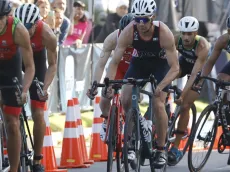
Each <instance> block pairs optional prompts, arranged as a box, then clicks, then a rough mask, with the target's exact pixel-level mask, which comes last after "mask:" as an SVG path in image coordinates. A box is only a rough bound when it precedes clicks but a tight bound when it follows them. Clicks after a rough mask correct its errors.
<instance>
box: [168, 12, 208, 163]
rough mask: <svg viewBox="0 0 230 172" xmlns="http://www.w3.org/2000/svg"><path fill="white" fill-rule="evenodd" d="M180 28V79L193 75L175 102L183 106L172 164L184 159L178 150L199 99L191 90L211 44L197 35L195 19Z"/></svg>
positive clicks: (177, 39)
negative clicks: (191, 109)
mask: <svg viewBox="0 0 230 172" xmlns="http://www.w3.org/2000/svg"><path fill="white" fill-rule="evenodd" d="M178 27H179V30H180V32H181V33H180V35H179V36H178V35H177V36H175V43H176V46H177V50H178V51H179V52H180V54H181V56H180V57H179V64H180V72H179V75H178V78H181V77H184V76H185V75H187V74H189V75H191V76H190V78H189V80H188V82H187V83H186V85H185V87H184V89H183V92H182V94H181V96H180V98H179V99H178V100H175V102H176V103H177V104H179V105H181V112H180V113H181V115H180V119H179V122H178V127H177V132H176V140H175V142H174V144H173V147H172V148H171V149H170V151H169V153H168V160H169V161H170V163H171V164H173V162H174V163H178V161H179V160H180V159H181V157H182V152H181V151H179V150H178V147H179V144H180V141H181V138H182V136H183V135H184V134H185V131H186V129H187V125H188V122H189V109H190V107H191V106H192V104H193V103H194V101H195V100H196V99H197V98H198V97H199V92H196V91H194V90H192V89H191V87H192V84H193V82H194V79H195V77H196V74H197V73H198V72H199V71H201V69H202V67H203V66H204V64H205V61H206V59H207V57H208V51H209V43H208V41H207V40H206V39H205V38H204V37H202V36H199V35H197V31H198V28H199V22H198V20H197V19H196V18H195V17H192V16H186V17H183V18H182V19H181V20H180V21H179V23H178Z"/></svg>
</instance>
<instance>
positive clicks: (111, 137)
mask: <svg viewBox="0 0 230 172" xmlns="http://www.w3.org/2000/svg"><path fill="white" fill-rule="evenodd" d="M116 112H117V107H116V106H112V107H111V114H110V122H109V133H108V137H109V139H108V161H107V172H111V171H112V169H113V152H114V151H115V145H116V143H115V142H116V133H115V131H116V129H114V127H115V115H116V114H117V113H116Z"/></svg>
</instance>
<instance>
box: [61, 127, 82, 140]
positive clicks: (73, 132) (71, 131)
mask: <svg viewBox="0 0 230 172" xmlns="http://www.w3.org/2000/svg"><path fill="white" fill-rule="evenodd" d="M64 138H79V133H78V130H77V129H76V128H65V131H64Z"/></svg>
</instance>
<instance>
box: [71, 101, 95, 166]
mask: <svg viewBox="0 0 230 172" xmlns="http://www.w3.org/2000/svg"><path fill="white" fill-rule="evenodd" d="M73 101H74V107H75V114H76V121H77V125H78V128H79V134H80V144H81V148H82V149H81V150H82V156H83V162H84V164H93V163H94V161H93V160H89V158H88V153H87V149H86V144H85V136H84V131H83V126H82V120H81V111H80V107H79V101H78V98H73Z"/></svg>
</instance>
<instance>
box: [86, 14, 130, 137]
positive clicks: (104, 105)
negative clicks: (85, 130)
mask: <svg viewBox="0 0 230 172" xmlns="http://www.w3.org/2000/svg"><path fill="white" fill-rule="evenodd" d="M132 20H133V15H132V14H126V15H125V16H123V17H122V18H121V20H120V22H119V29H117V30H115V31H114V32H112V33H111V34H110V35H108V36H107V37H106V39H105V41H104V44H103V49H102V52H101V54H100V59H99V61H98V63H97V65H96V68H95V72H94V81H95V80H96V81H97V82H100V80H101V77H102V74H103V71H104V68H105V65H106V63H107V61H108V60H109V57H110V55H111V52H112V51H113V50H114V49H115V48H116V45H117V40H118V37H119V35H120V34H121V32H122V30H123V29H124V28H125V27H126V26H127V25H128V24H129V23H130V22H131V21H132ZM132 53H133V48H132V47H131V46H130V47H127V49H126V50H125V52H124V54H123V56H122V60H121V61H120V63H119V65H118V69H117V71H116V76H115V79H123V78H124V76H125V73H126V71H127V70H128V67H129V63H130V59H131V57H132ZM88 94H89V92H88ZM110 100H111V99H108V98H105V97H101V101H100V108H101V111H102V115H101V117H102V118H105V120H104V122H103V123H102V129H101V131H100V137H101V139H102V140H103V141H104V140H105V135H106V128H107V118H108V115H109V110H110V106H111V104H110Z"/></svg>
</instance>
